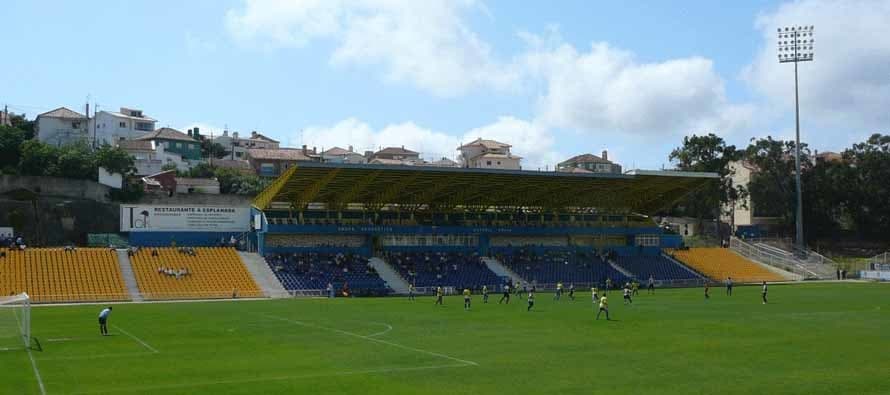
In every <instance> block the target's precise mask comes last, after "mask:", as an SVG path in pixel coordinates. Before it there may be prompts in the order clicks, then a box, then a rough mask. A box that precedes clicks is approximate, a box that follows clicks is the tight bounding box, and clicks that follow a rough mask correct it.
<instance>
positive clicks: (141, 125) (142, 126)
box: [136, 122, 154, 132]
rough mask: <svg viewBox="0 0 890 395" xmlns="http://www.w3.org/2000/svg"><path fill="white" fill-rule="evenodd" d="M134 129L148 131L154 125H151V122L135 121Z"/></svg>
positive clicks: (152, 128)
mask: <svg viewBox="0 0 890 395" xmlns="http://www.w3.org/2000/svg"><path fill="white" fill-rule="evenodd" d="M136 130H142V131H145V132H150V131H152V130H154V127H152V124H151V122H136Z"/></svg>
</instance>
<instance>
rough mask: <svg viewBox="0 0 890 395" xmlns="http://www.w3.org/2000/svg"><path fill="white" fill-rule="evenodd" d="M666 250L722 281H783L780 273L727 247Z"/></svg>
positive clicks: (685, 262)
mask: <svg viewBox="0 0 890 395" xmlns="http://www.w3.org/2000/svg"><path fill="white" fill-rule="evenodd" d="M666 252H667V253H668V254H669V255H671V256H673V257H674V258H676V259H677V260H679V261H680V262H683V263H684V264H686V265H687V266H689V267H691V268H693V269H695V270H697V271H698V272H699V273H701V274H704V275H705V276H707V277H709V278H711V279H713V280H717V281H724V280H726V278H727V277H732V279H733V281H734V282H739V283H746V282H761V281H785V280H787V279H786V278H785V277H783V276H782V275H780V274H777V273H775V272H772V271H770V270H769V269H767V268H765V267H763V266H761V265H760V264H758V263H755V262H752V261H750V260H748V259H747V258H745V257H743V256H741V255H738V254H736V253H735V252H733V251H732V250H730V249H727V248H716V247H713V248H690V249H688V250H666Z"/></svg>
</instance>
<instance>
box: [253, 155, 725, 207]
mask: <svg viewBox="0 0 890 395" xmlns="http://www.w3.org/2000/svg"><path fill="white" fill-rule="evenodd" d="M716 178H718V175H717V174H715V173H689V172H678V171H644V170H635V171H632V172H628V173H626V174H600V173H590V174H586V173H565V172H560V173H558V172H540V171H521V170H494V169H464V168H449V167H431V166H392V165H373V164H358V165H351V164H332V163H313V162H305V163H304V162H301V163H298V164H297V165H295V166H294V167H292V168H290V169H288V170H287V171H285V172H284V173H283V174H282V175H281V176H279V177H278V178H277V179H276V180H275V181H273V182H272V184H270V185H269V187H267V188H266V189H265V190H264V191H262V192H260V194H259V195H257V197H256V199H254V202H253V205H254V207H256V208H258V209H261V210H265V209H275V208H287V207H290V206H293V207H296V208H301V207H306V206H307V205H309V204H311V203H325V204H327V205H329V206H330V207H345V206H346V205H347V204H350V203H359V204H364V205H365V206H366V207H368V208H371V209H374V208H380V207H383V206H385V205H396V204H397V205H402V206H404V207H406V209H411V207H421V206H426V207H432V208H435V209H437V210H443V211H444V210H449V209H453V208H456V207H470V208H472V209H473V210H483V209H487V208H493V207H525V208H540V209H543V210H548V211H559V210H567V211H568V210H574V209H600V210H603V211H626V212H635V213H640V214H652V213H654V212H656V211H658V210H659V209H662V208H665V207H667V206H670V205H672V204H673V203H675V202H676V201H677V200H679V199H680V198H682V197H683V196H685V195H686V194H688V193H689V192H691V191H693V190H695V189H697V188H699V187H701V186H702V185H704V184H706V183H708V182H709V181H711V180H713V179H716Z"/></svg>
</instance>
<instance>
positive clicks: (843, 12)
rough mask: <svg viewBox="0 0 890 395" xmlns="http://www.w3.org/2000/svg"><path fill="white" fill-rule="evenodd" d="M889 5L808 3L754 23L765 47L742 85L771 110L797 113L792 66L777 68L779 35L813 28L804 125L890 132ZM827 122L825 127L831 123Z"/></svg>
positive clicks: (803, 86)
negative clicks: (796, 28)
mask: <svg viewBox="0 0 890 395" xmlns="http://www.w3.org/2000/svg"><path fill="white" fill-rule="evenodd" d="M888 21H890V1H887V0H883V1H855V0H854V1H844V2H838V1H825V0H804V1H798V2H793V3H788V4H784V5H782V6H780V7H779V8H778V9H776V10H775V11H773V12H770V13H766V14H763V15H761V16H760V17H759V18H758V19H757V22H756V26H757V28H758V29H759V30H760V32H761V36H762V37H761V38H762V40H763V46H762V48H761V49H760V51H759V53H758V54H757V56H756V58H755V60H754V62H753V63H752V64H751V65H749V66H748V67H747V68H746V70H745V71H744V72H743V78H744V79H745V80H746V81H747V82H748V83H749V84H750V85H751V86H752V87H754V88H755V89H756V90H757V91H758V92H759V93H761V94H763V95H764V96H765V97H766V100H767V101H768V102H769V104H770V105H774V106H777V107H779V108H782V109H784V110H785V112H787V111H791V110H793V108H794V107H793V106H794V82H793V81H794V74H793V73H794V66H793V65H792V64H779V63H778V58H777V54H778V52H777V50H776V42H777V37H776V35H777V29H778V28H779V27H784V26H794V25H798V24H807V25H814V26H815V31H814V33H815V34H814V36H813V39H814V40H815V42H814V52H815V56H814V60H813V61H812V62H804V63H800V65H799V66H800V107H801V113H802V116H801V118H802V119H803V118H804V116H805V117H806V118H808V119H816V120H818V121H820V122H819V123H821V124H822V125H823V126H830V127H835V128H836V127H838V126H842V127H847V128H849V129H845V130H844V131H845V132H847V131H849V130H851V129H853V128H857V129H858V128H866V129H868V128H886V125H887V123H888V122H890V110H888V109H890V72H888V70H887V65H890V40H887V39H886V37H888V35H890V23H888ZM826 122H827V124H826Z"/></svg>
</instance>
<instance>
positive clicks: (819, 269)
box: [729, 237, 834, 279]
mask: <svg viewBox="0 0 890 395" xmlns="http://www.w3.org/2000/svg"><path fill="white" fill-rule="evenodd" d="M729 248H730V249H731V250H733V251H735V252H736V253H738V254H739V255H742V256H744V257H746V258H748V259H751V260H753V261H756V262H760V263H762V264H765V265H769V266H773V267H775V268H778V269H781V270H784V271H786V272H791V273H794V274H796V275H798V276H801V277H802V278H810V279H819V278H830V277H831V275H830V273H828V272H830V271H833V270H834V269H833V267H832V268H830V269H829V268H828V266H827V265H824V264H821V263H809V262H806V261H801V260H800V259H798V258H797V257H795V256H794V254H793V253H791V252H788V251H785V250H782V249H781V248H778V247H775V246H773V245H770V244H767V243H749V242H748V241H746V240H742V239H739V238H737V237H731V238H730V239H729Z"/></svg>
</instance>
